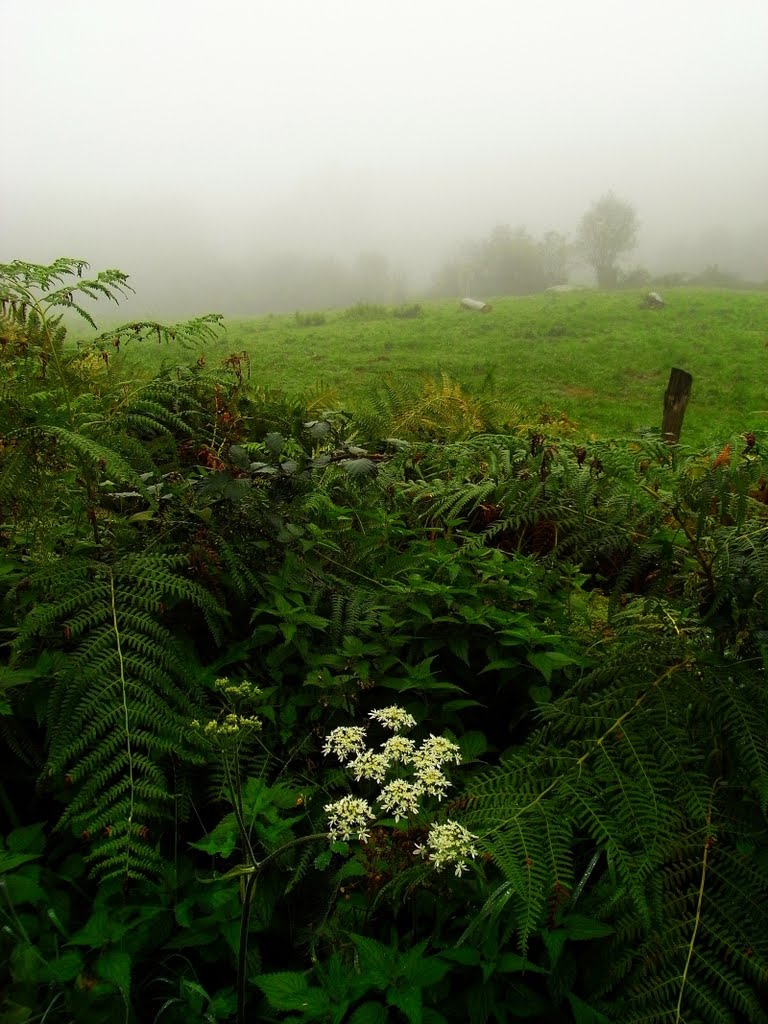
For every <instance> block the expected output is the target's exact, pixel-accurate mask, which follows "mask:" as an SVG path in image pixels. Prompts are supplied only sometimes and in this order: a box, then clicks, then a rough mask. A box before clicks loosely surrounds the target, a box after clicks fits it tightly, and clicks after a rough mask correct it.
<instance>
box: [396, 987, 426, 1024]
mask: <svg viewBox="0 0 768 1024" xmlns="http://www.w3.org/2000/svg"><path fill="white" fill-rule="evenodd" d="M387 1002H388V1003H389V1005H390V1006H396V1007H397V1008H398V1010H400V1011H401V1013H404V1014H405V1016H406V1017H407V1018H408V1021H409V1024H422V1020H423V1015H424V1011H423V1008H422V999H421V989H420V988H419V987H418V986H416V985H409V986H408V987H407V988H390V989H389V990H388V992H387Z"/></svg>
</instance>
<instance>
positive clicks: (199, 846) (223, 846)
mask: <svg viewBox="0 0 768 1024" xmlns="http://www.w3.org/2000/svg"><path fill="white" fill-rule="evenodd" d="M237 838H238V827H237V819H236V818H235V815H234V814H228V815H227V816H226V817H225V818H224V819H223V820H222V821H220V822H219V824H218V825H217V826H216V828H215V829H214V830H213V831H212V832H209V833H208V835H207V836H204V837H203V838H202V839H199V840H198V841H197V842H196V843H190V844H189V845H190V846H191V847H193V848H194V849H195V850H202V851H203V852H204V853H211V854H215V853H218V854H221V856H222V857H230V856H231V855H232V851H233V850H234V849H235V846H236V844H237Z"/></svg>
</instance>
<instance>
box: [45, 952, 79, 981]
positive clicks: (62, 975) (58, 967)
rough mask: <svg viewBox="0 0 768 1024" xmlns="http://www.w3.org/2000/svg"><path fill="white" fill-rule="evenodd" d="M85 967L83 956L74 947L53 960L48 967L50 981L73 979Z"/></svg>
mask: <svg viewBox="0 0 768 1024" xmlns="http://www.w3.org/2000/svg"><path fill="white" fill-rule="evenodd" d="M82 969H83V958H82V956H81V955H80V954H79V953H78V952H77V951H76V950H74V949H70V950H67V951H66V952H64V953H62V954H61V956H60V957H59V958H58V959H57V960H52V961H51V962H50V963H49V964H48V967H47V969H46V973H47V975H48V978H49V980H50V981H72V980H73V978H76V977H77V976H78V974H80V972H81V971H82Z"/></svg>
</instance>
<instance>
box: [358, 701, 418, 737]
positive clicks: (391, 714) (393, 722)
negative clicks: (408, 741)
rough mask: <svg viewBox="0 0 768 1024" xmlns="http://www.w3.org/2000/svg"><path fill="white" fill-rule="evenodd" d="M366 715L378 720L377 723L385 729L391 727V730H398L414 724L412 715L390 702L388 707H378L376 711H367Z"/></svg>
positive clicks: (408, 727) (411, 726)
mask: <svg viewBox="0 0 768 1024" xmlns="http://www.w3.org/2000/svg"><path fill="white" fill-rule="evenodd" d="M368 717H369V718H372V719H373V720H374V722H378V723H379V725H383V726H384V728H385V729H391V730H392V732H400V730H401V729H412V728H413V727H414V725H416V719H415V718H414V717H413V715H409V714H408V712H407V711H405V710H404V709H403V708H400V707H398V706H397V704H392V705H391V707H388V708H379V710H378V711H369V712H368Z"/></svg>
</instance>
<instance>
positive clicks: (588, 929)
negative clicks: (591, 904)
mask: <svg viewBox="0 0 768 1024" xmlns="http://www.w3.org/2000/svg"><path fill="white" fill-rule="evenodd" d="M558 923H559V926H560V928H562V929H563V931H564V932H565V933H566V935H567V937H568V938H569V939H603V938H605V937H606V936H607V935H613V933H614V931H615V929H614V928H612V927H611V926H610V925H609V924H605V923H604V922H603V921H597V920H595V919H594V918H593V917H587V916H586V915H585V914H566V915H564V916H563V917H562V918H561V920H560V921H559V922H558Z"/></svg>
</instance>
